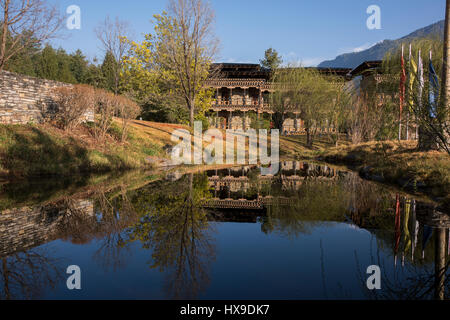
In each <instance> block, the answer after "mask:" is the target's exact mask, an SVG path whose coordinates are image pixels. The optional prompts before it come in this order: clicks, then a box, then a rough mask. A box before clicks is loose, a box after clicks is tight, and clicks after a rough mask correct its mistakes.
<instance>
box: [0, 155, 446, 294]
mask: <svg viewBox="0 0 450 320" xmlns="http://www.w3.org/2000/svg"><path fill="white" fill-rule="evenodd" d="M280 168H281V169H280V171H279V172H278V173H276V174H275V175H268V176H262V175H261V170H260V168H258V167H256V166H254V167H251V166H247V167H236V168H220V169H214V170H208V171H203V172H194V173H186V172H183V171H181V170H170V171H166V172H158V173H146V172H137V173H129V174H124V175H123V176H116V177H106V178H105V177H89V178H80V179H79V180H74V179H72V180H70V181H57V182H56V180H55V179H53V180H49V181H31V182H27V183H20V184H19V183H9V184H4V185H3V186H0V299H208V300H210V299H233V300H240V299H265V300H277V299H289V300H299V299H306V300H309V299H392V300H397V299H435V298H442V297H444V296H445V297H447V298H448V295H449V291H450V283H449V281H448V279H449V278H448V275H449V270H448V261H449V253H450V246H449V241H448V237H449V227H450V217H449V215H448V214H446V213H443V212H440V211H439V208H437V207H436V205H435V204H433V203H432V202H429V201H427V200H424V199H415V198H414V197H413V196H410V195H408V194H406V193H403V192H401V191H397V190H395V189H393V188H389V187H386V186H383V185H380V184H377V183H373V182H368V181H365V180H362V179H360V178H359V176H358V174H356V173H354V172H351V171H345V170H338V169H335V168H332V167H328V166H324V165H318V164H313V163H305V162H299V161H286V162H282V163H281V166H280ZM72 265H76V266H78V267H79V268H80V270H81V278H80V279H81V282H80V283H81V290H69V289H68V287H67V279H68V278H69V277H70V276H71V274H68V273H67V272H66V271H67V268H68V266H72ZM370 266H376V267H378V268H379V269H378V271H379V273H378V274H379V279H380V281H379V285H380V289H374V290H371V289H373V287H372V288H371V289H369V287H368V279H369V277H371V275H372V274H377V272H376V271H375V273H373V272H369V273H368V268H369V267H370ZM369 270H373V269H370V268H369ZM372 279H373V278H372Z"/></svg>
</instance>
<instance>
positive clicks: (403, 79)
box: [398, 45, 406, 140]
mask: <svg viewBox="0 0 450 320" xmlns="http://www.w3.org/2000/svg"><path fill="white" fill-rule="evenodd" d="M403 52H404V48H403V45H402V59H401V61H402V74H401V76H400V105H399V109H400V110H399V121H398V140H402V112H403V104H404V101H405V82H406V71H405V60H404V58H403Z"/></svg>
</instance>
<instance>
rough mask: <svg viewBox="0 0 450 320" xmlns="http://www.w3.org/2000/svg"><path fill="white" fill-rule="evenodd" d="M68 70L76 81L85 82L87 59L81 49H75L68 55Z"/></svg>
mask: <svg viewBox="0 0 450 320" xmlns="http://www.w3.org/2000/svg"><path fill="white" fill-rule="evenodd" d="M70 58H71V59H70V71H71V72H72V75H73V76H74V77H75V80H76V82H77V83H85V82H86V74H87V72H88V61H87V60H86V57H85V56H84V55H83V53H82V52H81V50H79V49H78V50H77V51H75V52H74V53H72V54H71V55H70Z"/></svg>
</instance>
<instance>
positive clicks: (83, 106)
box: [49, 85, 95, 130]
mask: <svg viewBox="0 0 450 320" xmlns="http://www.w3.org/2000/svg"><path fill="white" fill-rule="evenodd" d="M54 101H55V110H53V112H51V113H49V116H50V118H51V119H52V120H54V121H55V122H56V125H57V126H58V127H60V128H61V129H64V130H68V129H73V128H75V127H77V126H78V125H79V124H80V123H82V122H83V121H85V120H86V116H87V113H88V111H90V110H92V111H93V106H94V102H95V90H94V88H92V87H90V86H87V85H75V86H73V87H60V88H56V89H54Z"/></svg>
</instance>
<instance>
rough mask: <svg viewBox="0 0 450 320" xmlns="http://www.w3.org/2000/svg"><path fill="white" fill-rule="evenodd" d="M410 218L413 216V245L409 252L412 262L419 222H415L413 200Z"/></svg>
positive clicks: (414, 201) (414, 202) (414, 204)
mask: <svg viewBox="0 0 450 320" xmlns="http://www.w3.org/2000/svg"><path fill="white" fill-rule="evenodd" d="M412 216H413V238H414V243H413V246H412V250H411V258H412V259H413V260H414V251H415V250H416V247H417V240H418V234H419V221H417V216H416V200H413V202H412Z"/></svg>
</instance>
